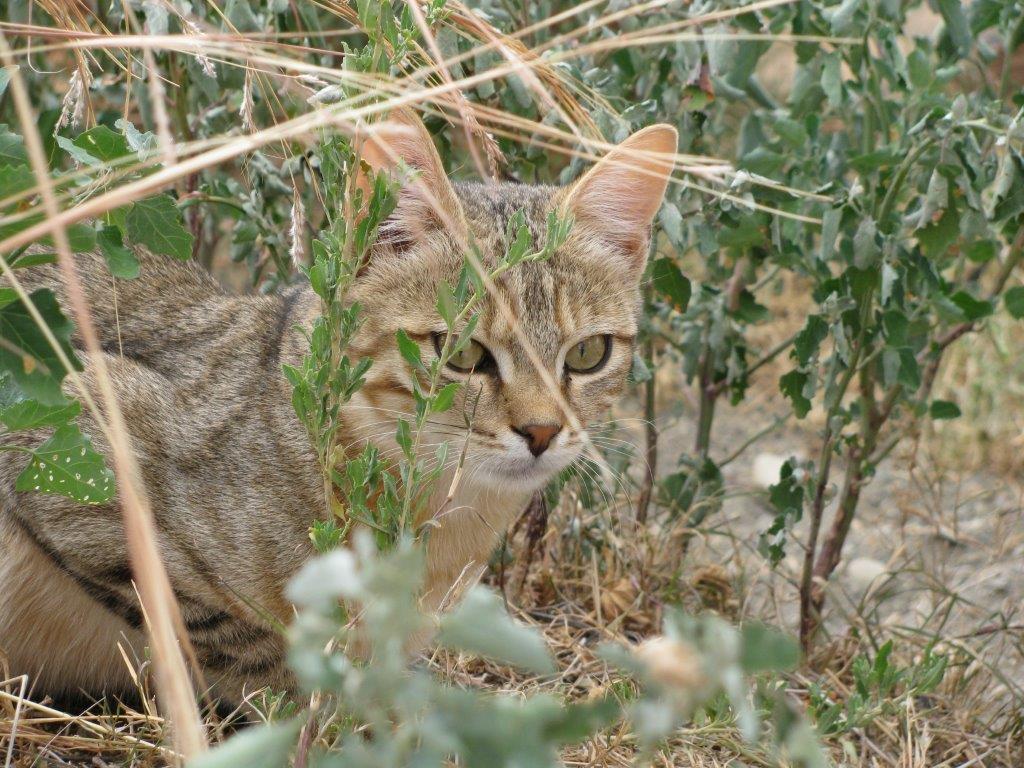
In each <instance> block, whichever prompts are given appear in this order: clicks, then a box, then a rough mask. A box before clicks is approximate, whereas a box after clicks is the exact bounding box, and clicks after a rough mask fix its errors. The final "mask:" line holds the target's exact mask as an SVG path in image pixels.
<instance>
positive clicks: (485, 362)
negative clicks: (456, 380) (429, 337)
mask: <svg viewBox="0 0 1024 768" xmlns="http://www.w3.org/2000/svg"><path fill="white" fill-rule="evenodd" d="M443 347H444V334H442V333H435V334H434V349H435V350H437V354H438V356H440V354H441V349H442V348H443ZM493 365H494V358H493V357H491V353H490V352H488V351H487V347H485V346H484V345H483V344H481V343H480V342H479V341H477V340H476V339H470V341H469V344H466V345H465V346H464V347H463V348H462V349H460V350H459V351H458V352H456V353H454V354H453V355H451V356H450V357H449V358H448V367H449V368H453V369H454V370H456V371H459V373H470V372H473V371H476V372H477V373H482V372H484V371H487V370H489V369H490V368H492V367H493Z"/></svg>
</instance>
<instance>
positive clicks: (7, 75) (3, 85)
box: [0, 64, 19, 97]
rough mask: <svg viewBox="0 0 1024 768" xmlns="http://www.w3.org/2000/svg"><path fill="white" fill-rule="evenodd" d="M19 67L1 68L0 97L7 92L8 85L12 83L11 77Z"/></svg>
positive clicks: (11, 65) (12, 65)
mask: <svg viewBox="0 0 1024 768" xmlns="http://www.w3.org/2000/svg"><path fill="white" fill-rule="evenodd" d="M18 69H19V67H18V65H17V64H9V65H7V66H6V67H0V97H2V96H3V95H4V93H5V92H6V91H7V84H8V83H10V82H11V75H13V74H14V72H15V71H16V70H18Z"/></svg>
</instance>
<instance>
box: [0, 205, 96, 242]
mask: <svg viewBox="0 0 1024 768" xmlns="http://www.w3.org/2000/svg"><path fill="white" fill-rule="evenodd" d="M36 207H37V208H38V206H36ZM33 210H34V209H33ZM45 218H46V217H45V216H44V214H42V213H37V214H32V215H30V216H26V217H24V218H22V219H19V220H18V221H16V222H12V223H10V224H0V240H3V239H5V238H8V237H10V236H11V235H14V234H16V233H18V232H21V231H22V230H25V229H28V228H29V227H32V226H35V225H36V224H38V223H39V222H41V221H43V219H45ZM64 232H65V234H66V235H67V238H68V245H69V246H70V247H71V250H72V251H74V252H75V253H82V252H83V251H91V250H92V249H93V248H95V247H96V230H94V229H93V228H92V227H91V226H89V225H87V224H72V225H71V226H69V227H68V228H67V229H65V230H64ZM35 242H36V243H39V244H42V245H49V246H51V247H52V246H53V244H54V243H53V237H52V236H50V235H46V236H44V237H41V238H39V239H38V240H36V241H35Z"/></svg>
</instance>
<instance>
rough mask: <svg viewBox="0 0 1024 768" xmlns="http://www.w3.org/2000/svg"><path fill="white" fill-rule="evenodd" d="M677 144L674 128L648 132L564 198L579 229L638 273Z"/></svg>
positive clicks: (654, 127) (641, 132)
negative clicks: (613, 251)
mask: <svg viewBox="0 0 1024 768" xmlns="http://www.w3.org/2000/svg"><path fill="white" fill-rule="evenodd" d="M678 144H679V133H678V132H677V131H676V129H675V128H673V127H672V126H671V125H666V124H660V125H652V126H649V127H647V128H643V129H641V130H639V131H637V132H636V133H634V134H633V135H632V136H630V137H629V138H628V139H626V140H625V141H623V142H622V143H621V144H619V145H618V146H617V147H615V149H613V150H612V151H611V152H609V153H608V154H607V155H605V156H604V157H603V158H601V160H600V161H599V162H598V163H597V165H595V166H594V167H593V168H591V169H590V170H589V171H588V172H587V173H586V174H585V175H584V176H583V178H581V179H580V180H579V181H577V182H576V183H575V184H574V185H573V186H572V187H570V188H569V189H568V192H567V194H566V197H565V202H564V204H563V205H564V208H565V209H566V210H567V211H568V212H569V213H571V214H572V216H573V218H574V219H575V221H576V227H579V228H580V229H582V231H584V232H586V233H588V234H589V233H594V234H595V235H596V236H597V237H599V238H600V239H601V240H602V241H603V242H605V243H607V244H608V245H609V246H611V247H612V248H614V249H615V250H617V251H619V252H620V253H621V255H622V256H623V257H625V258H627V259H628V260H629V261H630V266H631V267H633V268H635V269H636V271H637V272H638V273H639V272H640V271H642V270H643V265H644V261H645V260H646V258H647V247H648V244H649V242H650V236H651V222H652V221H653V220H654V216H655V214H657V212H658V209H659V208H660V207H661V201H662V199H663V198H664V196H665V188H666V187H667V186H668V180H669V177H670V176H671V175H672V169H673V168H674V167H675V154H676V147H677V146H678ZM574 229H575V227H574Z"/></svg>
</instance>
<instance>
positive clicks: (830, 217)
mask: <svg viewBox="0 0 1024 768" xmlns="http://www.w3.org/2000/svg"><path fill="white" fill-rule="evenodd" d="M842 220H843V211H842V209H841V208H829V209H828V210H827V211H825V214H824V215H823V216H822V217H821V252H820V255H819V258H821V260H822V261H828V259H830V258H831V257H832V254H833V253H834V252H835V247H836V238H837V237H838V235H839V224H840V223H841V222H842Z"/></svg>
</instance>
